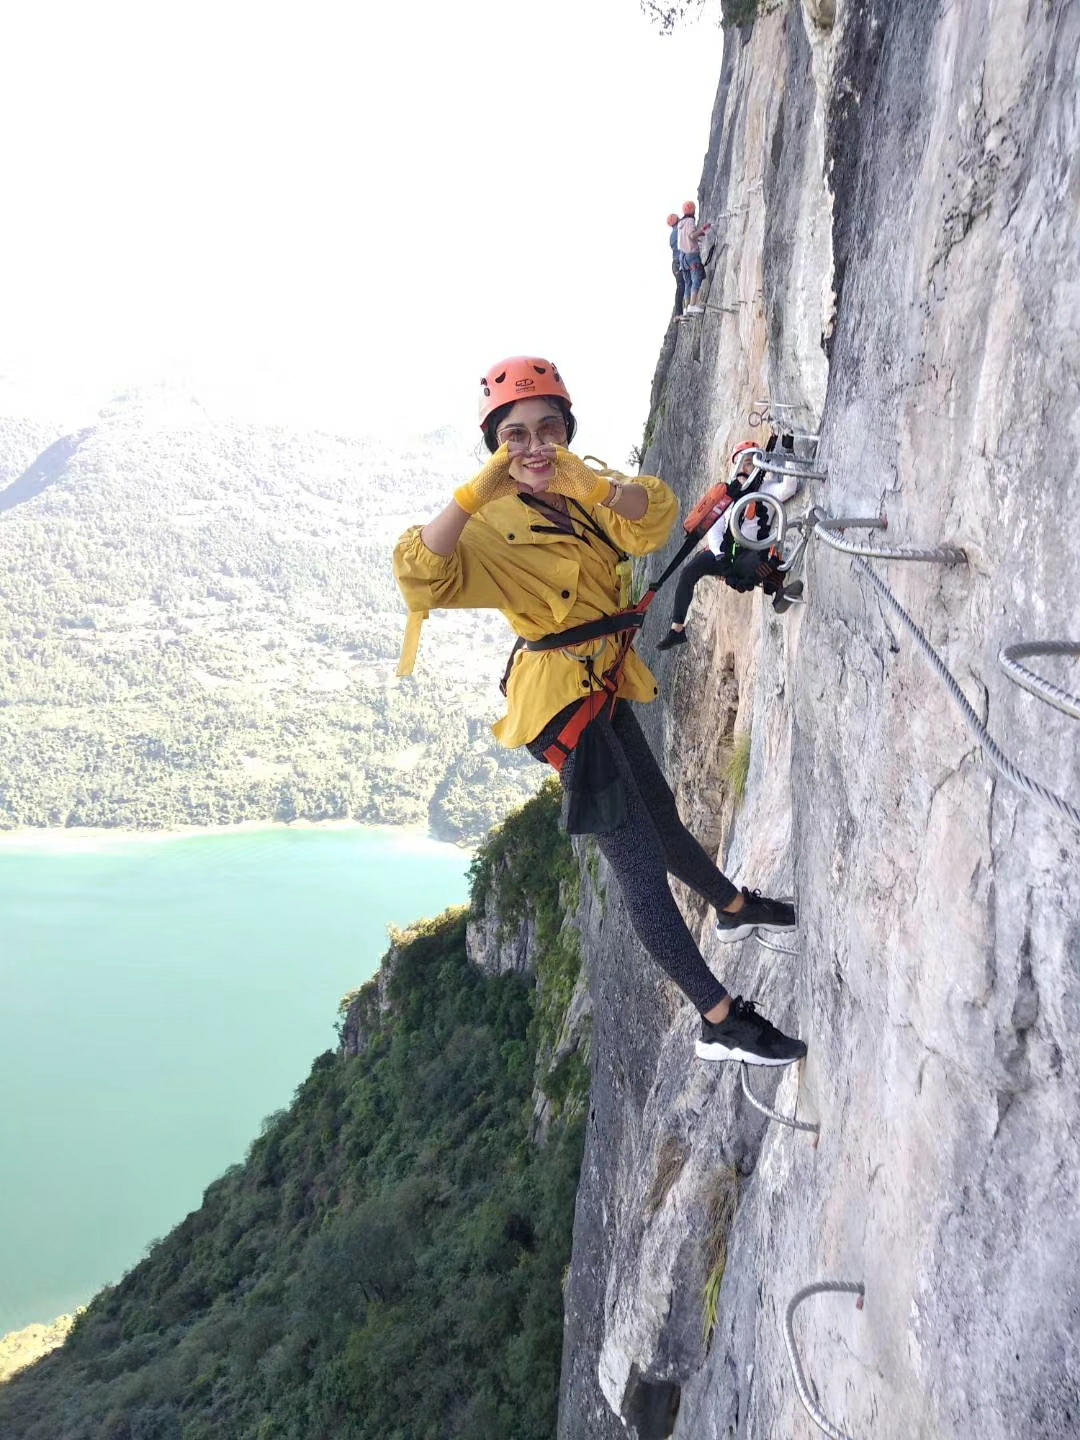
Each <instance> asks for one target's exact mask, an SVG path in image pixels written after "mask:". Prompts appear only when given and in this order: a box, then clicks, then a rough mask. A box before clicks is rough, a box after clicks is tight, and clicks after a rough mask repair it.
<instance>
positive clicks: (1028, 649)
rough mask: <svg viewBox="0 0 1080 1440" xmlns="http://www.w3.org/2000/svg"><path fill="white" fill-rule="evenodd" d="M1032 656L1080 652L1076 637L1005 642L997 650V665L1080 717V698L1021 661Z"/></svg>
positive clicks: (1018, 680)
mask: <svg viewBox="0 0 1080 1440" xmlns="http://www.w3.org/2000/svg"><path fill="white" fill-rule="evenodd" d="M1031 655H1080V645H1078V644H1077V643H1076V641H1074V640H1023V641H1020V642H1019V643H1018V644H1016V645H1003V646H1002V647H1001V649H1000V650H999V651H998V664H999V665H1000V666H1001V668H1002V670H1004V671H1005V674H1006V675H1008V677H1009V679H1010V680H1015V682H1016V683H1017V685H1020V686H1022V687H1023V688H1024V689H1025V690H1030V692H1031V693H1032V695H1035V696H1037V697H1038V698H1039V699H1040V700H1045V701H1046V703H1047V704H1048V705H1053V706H1054V708H1055V709H1056V710H1063V711H1064V712H1065V714H1066V715H1071V716H1072V717H1073V719H1074V720H1080V699H1078V698H1077V697H1076V696H1075V695H1071V694H1070V693H1069V691H1068V690H1063V689H1062V688H1061V686H1060V685H1055V684H1054V682H1053V681H1052V680H1047V679H1045V677H1044V676H1042V675H1036V674H1035V672H1034V670H1029V669H1028V668H1027V666H1026V665H1021V664H1019V661H1020V660H1022V659H1024V660H1026V659H1027V658H1028V657H1029V656H1031Z"/></svg>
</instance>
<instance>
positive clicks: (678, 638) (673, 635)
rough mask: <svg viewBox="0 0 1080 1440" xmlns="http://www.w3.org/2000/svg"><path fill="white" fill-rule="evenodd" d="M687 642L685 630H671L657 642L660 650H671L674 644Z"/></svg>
mask: <svg viewBox="0 0 1080 1440" xmlns="http://www.w3.org/2000/svg"><path fill="white" fill-rule="evenodd" d="M685 644H686V631H685V630H669V631H668V633H667V634H666V635H665V636H664V638H663V639H662V640H661V641H659V642H658V643H657V646H656V648H657V649H658V650H670V649H671V647H672V646H673V645H685Z"/></svg>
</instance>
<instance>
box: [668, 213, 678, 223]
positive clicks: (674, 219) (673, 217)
mask: <svg viewBox="0 0 1080 1440" xmlns="http://www.w3.org/2000/svg"><path fill="white" fill-rule="evenodd" d="M667 223H668V224H669V225H677V224H678V223H679V217H678V216H677V215H676V214H675V212H674V210H673V211H672V212H671V214H670V215H669V216H668V217H667Z"/></svg>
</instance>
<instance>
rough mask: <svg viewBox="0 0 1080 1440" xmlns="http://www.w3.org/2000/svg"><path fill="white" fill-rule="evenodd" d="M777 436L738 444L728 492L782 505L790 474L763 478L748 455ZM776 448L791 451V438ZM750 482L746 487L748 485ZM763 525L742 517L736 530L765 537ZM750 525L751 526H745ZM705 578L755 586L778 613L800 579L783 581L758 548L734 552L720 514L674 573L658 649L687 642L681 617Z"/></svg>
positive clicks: (793, 484) (797, 590) (798, 591)
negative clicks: (700, 544) (668, 614)
mask: <svg viewBox="0 0 1080 1440" xmlns="http://www.w3.org/2000/svg"><path fill="white" fill-rule="evenodd" d="M776 442H777V436H776V435H771V436H770V437H769V439H768V442H767V443H766V444H765V445H764V446H761V445H760V444H759V443H758V441H756V440H743V441H742V442H741V443H740V444H738V445H736V446H735V449H734V450H733V451H732V452H731V465H732V467H733V468H734V475H733V477H732V479H730V480H729V481H728V482H727V484H728V489H729V490H730V491H732V492H733V493H734V494H735V496H736V498H737V497H738V495H739V494H744V495H745V494H746V493H747V491H748V490H753V491H755V492H757V493H760V494H763V495H772V496H774V498H775V499H777V500H779V501H780V503H781V504H783V503H784V501H785V500H790V499H791V497H792V495H794V493H795V490H796V488H797V486H798V482H797V481H796V480H795V479H794V477H792V476H784V475H764V474H763V473H762V472H761V471H760V470H759V471H757V472H756V473H755V469H754V464H753V457H754V455H755V454H756V453H757V451H758V450H760V449H764V450H766V451H771V450H773V449H774V448H775V446H776ZM781 444H782V446H783V448H784V449H785V450H790V449H791V437H790V436H784V437H783V438H782V440H781ZM748 481H749V482H750V483H749V484H747V482H748ZM759 523H760V524H762V525H767V524H768V520H767V517H765V516H762V517H760V521H759V520H757V519H754V520H750V519H744V520H743V521H742V525H741V528H742V530H743V533H744V534H746V535H748V536H749V538H750V539H752V540H755V539H764V538H765V534H767V533H768V532H765V534H759V533H758V530H757V526H758V524H759ZM747 527H752V528H747ZM706 576H716V577H717V578H719V579H721V580H723V581H724V583H725V584H726V585H729V586H730V587H731V589H732V590H741V591H748V590H754V589H756V588H757V587H758V586H759V585H760V587H761V588H762V590H764V592H765V594H766V595H771V596H772V603H773V609H774V610H775V611H776V613H777V614H778V615H782V614H783V613H784V611H785V610H790V608H791V606H792V605H793V604H795V603H796V602H797V601H799V600H800V598H801V596H802V588H803V587H802V581H801V580H794V581H792V582H791V583H790V584H786V583H785V581H784V576H783V573H782V572H781V571H780V570H778V569H777V567H776V565H775V564H774V563H773V562H772V560H770V559H769V558H768V556H767V555H766V554H764V553H763V552H762V551H760V550H750V549H747V548H741V549H740V548H739V547H738V545H737V544H736V543H735V542H734V541H733V539H732V536H731V532H730V530H729V528H728V516H727V515H722V516H721V517H720V519H719V520H717V522H716V524H715V525H714V526H713V527H712V529H711V530H710V531H709V532H708V534H707V535H706V536H705V545H704V548H703V549H701V550H699V551H698V553H697V554H696V555H695V556H694V558H693V559H692V560H691V561H689V563H688V564H686V565H684V566H683V567H682V569H681V570H680V571H679V581H678V584H677V585H676V587H675V603H674V605H673V606H672V609H671V629H670V630H669V631H668V633H667V634H666V635H665V636H664V638H663V639H662V640H661V641H659V643H658V644H657V646H656V648H657V649H658V650H670V649H672V648H673V647H674V646H676V645H685V644H686V615H687V611H688V610H689V609H690V602H691V600H692V599H693V598H694V589H695V587H696V586H697V583H698V581H699V580H704V579H705V578H706Z"/></svg>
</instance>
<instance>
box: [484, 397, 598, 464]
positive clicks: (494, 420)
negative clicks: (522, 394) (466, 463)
mask: <svg viewBox="0 0 1080 1440" xmlns="http://www.w3.org/2000/svg"><path fill="white" fill-rule="evenodd" d="M543 398H544V399H545V400H550V401H551V403H552V404H553V405H557V406H558V407H559V409H560V410H561V411H562V417H563V419H564V420H565V421H566V443H567V444H568V445H569V444H570V441H571V440H573V438H574V435H575V433H576V432H577V421H576V420H575V419H574V416H573V412H572V411H571V409H570V406H569V405H568V404H567V403H566V401H565V400H564V399H563V398H562V396H561V395H545V396H544V397H543ZM517 403H518V402H517V401H516V400H510V401H509V402H508V403H507V404H505V405H500V406H499V408H498V409H497V410H493V411H492V412H491V414H490V415H489V416H488V418H487V424H486V425H485V426H484V444H485V445H486V446H487V448H488V451H489V453H490V454H492V455H494V454H495V451H496V450H497V449H498V448H499V442H498V440H496V438H495V431H496V430H498V428H499V426H500V425H501V424H502V423H503V421H504V420H505V419H506V417H507V415H509V414H510V411H511V410H512V409H513V408H514V406H515V405H516V404H517Z"/></svg>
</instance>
